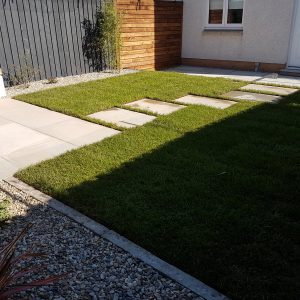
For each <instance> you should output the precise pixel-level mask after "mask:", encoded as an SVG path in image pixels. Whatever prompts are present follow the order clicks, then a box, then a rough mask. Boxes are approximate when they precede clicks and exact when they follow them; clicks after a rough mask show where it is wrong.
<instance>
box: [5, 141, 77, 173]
mask: <svg viewBox="0 0 300 300" xmlns="http://www.w3.org/2000/svg"><path fill="white" fill-rule="evenodd" d="M75 148H77V146H74V145H72V144H69V143H66V142H63V141H60V140H57V139H54V138H51V137H49V138H48V139H47V141H44V142H42V143H39V144H35V145H33V146H29V147H25V148H22V149H20V150H17V151H14V152H11V153H9V154H7V155H4V156H3V158H4V159H6V160H7V161H9V162H11V163H12V164H13V165H14V166H16V167H17V168H18V169H19V168H25V167H27V166H30V165H32V164H35V163H38V162H41V161H43V160H46V159H50V158H53V157H55V156H58V155H60V154H63V153H65V152H67V151H70V150H73V149H75Z"/></svg>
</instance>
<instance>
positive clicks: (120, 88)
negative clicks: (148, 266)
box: [17, 72, 300, 299]
mask: <svg viewBox="0 0 300 300" xmlns="http://www.w3.org/2000/svg"><path fill="white" fill-rule="evenodd" d="M240 86H241V83H237V82H232V81H228V80H224V79H211V78H201V77H192V76H186V75H181V74H168V73H159V72H156V73H155V72H144V73H139V74H134V75H128V76H124V77H119V78H112V79H107V80H104V81H99V82H93V83H85V84H81V85H78V86H76V87H66V88H60V89H56V90H52V91H45V92H43V93H37V94H32V95H26V96H19V97H18V98H19V99H23V100H25V101H28V102H31V103H35V104H38V105H41V106H45V107H48V108H51V109H54V110H58V111H63V112H67V113H69V114H72V115H78V116H81V117H82V116H84V115H86V114H88V113H93V112H96V111H98V110H101V109H104V108H108V107H111V106H113V105H121V104H123V103H124V102H129V101H132V100H136V99H139V98H143V97H151V98H158V99H164V100H168V101H170V100H172V99H175V98H177V97H180V96H183V95H185V94H187V93H193V94H202V95H210V96H218V95H221V94H222V93H224V92H226V91H229V90H232V89H237V88H238V87H240ZM78 99H79V100H78ZM299 104H300V93H298V94H295V95H293V96H290V97H288V98H286V99H285V100H284V101H283V102H282V103H281V104H278V105H272V104H257V103H253V102H240V103H238V104H236V105H234V106H232V107H230V108H228V109H226V110H217V109H213V108H208V107H204V106H189V107H188V108H185V109H183V110H180V111H177V112H175V113H173V114H171V115H168V116H161V117H159V118H157V119H156V120H155V121H154V122H152V123H148V124H146V125H145V126H142V127H139V128H134V129H130V130H126V131H124V132H123V133H122V134H121V135H117V136H114V137H112V138H109V139H106V140H104V141H102V142H100V143H97V144H94V145H90V146H86V147H83V148H81V149H78V150H75V151H72V152H69V153H66V154H65V155H62V156H60V157H58V158H56V159H53V160H50V161H46V162H43V163H41V164H39V165H36V166H33V167H30V168H28V169H26V170H23V171H21V172H19V173H18V174H17V177H19V178H20V179H22V180H23V181H25V182H27V183H29V184H31V185H33V186H35V187H36V188H38V189H40V190H42V191H44V192H46V193H48V194H51V195H52V196H54V197H55V198H57V199H59V200H61V201H63V202H64V203H66V204H68V205H70V206H72V207H74V208H76V209H77V210H79V211H81V212H83V213H85V214H86V215H88V216H90V217H92V218H94V219H95V220H97V221H99V222H101V223H103V224H105V225H107V226H109V227H110V228H112V229H114V230H116V231H118V232H119V233H121V234H123V235H125V236H127V237H128V238H129V239H131V240H132V241H134V242H136V243H138V244H139V245H141V246H143V247H145V248H146V249H148V250H150V251H152V252H153V253H155V254H157V255H158V256H159V257H161V258H163V259H166V260H167V261H169V262H170V263H172V264H175V265H176V266H178V267H180V268H181V269H183V270H185V271H187V272H189V273H191V274H192V275H194V276H196V277H197V278H199V279H200V280H202V281H204V282H205V283H207V284H209V285H211V286H212V287H214V288H216V289H218V290H219V291H221V292H223V293H225V294H226V295H228V296H229V297H232V298H234V299H297V297H298V296H299V282H300V280H299V250H300V249H299V233H300V232H299V217H300V213H299V199H300V189H299V182H300V172H299V168H300V167H299V166H300V151H299V148H300V105H299Z"/></svg>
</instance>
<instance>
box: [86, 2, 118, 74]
mask: <svg viewBox="0 0 300 300" xmlns="http://www.w3.org/2000/svg"><path fill="white" fill-rule="evenodd" d="M95 20H96V21H95V22H94V23H93V22H92V21H91V20H88V19H84V21H83V22H82V26H83V29H84V32H85V36H84V38H83V53H84V55H85V57H86V58H87V60H88V62H89V65H90V67H92V68H93V70H95V71H102V70H103V69H104V70H108V71H119V70H120V48H121V34H120V24H121V16H120V14H119V12H118V11H117V8H116V4H115V1H114V0H105V1H103V2H102V5H101V6H100V7H99V8H98V9H97V12H96V15H95Z"/></svg>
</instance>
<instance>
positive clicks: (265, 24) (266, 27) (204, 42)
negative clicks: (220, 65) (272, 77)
mask: <svg viewBox="0 0 300 300" xmlns="http://www.w3.org/2000/svg"><path fill="white" fill-rule="evenodd" d="M293 8H294V0H245V8H244V25H243V31H240V32H234V31H228V32H223V31H205V26H206V25H207V22H208V0H184V16H183V48H182V56H183V57H184V58H199V59H216V60H217V59H219V60H233V61H250V62H266V63H278V64H285V63H286V62H287V58H288V52H289V40H290V32H291V23H292V16H293Z"/></svg>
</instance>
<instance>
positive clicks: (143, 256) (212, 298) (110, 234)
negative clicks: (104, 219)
mask: <svg viewBox="0 0 300 300" xmlns="http://www.w3.org/2000/svg"><path fill="white" fill-rule="evenodd" d="M5 182H7V183H8V184H10V185H12V186H14V187H15V188H17V189H19V190H21V191H23V192H25V193H26V194H28V195H29V196H31V197H33V198H35V199H36V200H38V201H41V202H43V203H45V204H47V205H48V206H50V207H51V208H53V209H55V210H57V211H59V212H60V213H62V214H64V215H66V216H68V217H69V218H70V219H72V220H74V221H76V222H77V223H79V224H81V225H83V226H84V227H86V228H88V229H89V230H91V231H93V232H94V233H96V234H97V235H99V236H101V237H103V238H105V239H107V240H108V241H110V242H111V243H113V244H115V245H116V246H118V247H120V248H122V249H124V250H125V251H127V252H129V253H130V254H131V255H133V256H134V257H136V258H138V259H140V260H141V261H143V262H144V263H146V264H148V265H150V266H151V267H153V268H154V269H156V270H158V271H159V272H160V273H162V274H164V275H166V276H168V277H169V278H171V279H173V280H174V281H176V282H178V283H179V284H181V285H182V286H184V287H186V288H187V289H189V290H191V291H192V292H194V293H195V294H197V295H199V296H200V297H202V298H204V299H205V300H228V299H229V298H228V297H226V296H224V295H222V294H220V293H219V292H217V291H216V290H214V289H212V288H211V287H209V286H207V285H206V284H204V283H203V282H201V281H199V280H198V279H196V278H194V277H192V276H191V275H189V274H187V273H185V272H183V271H181V270H180V269H178V268H176V267H174V266H172V265H170V264H169V263H167V262H165V261H163V260H161V259H160V258H158V257H157V256H155V255H153V254H152V253H150V252H149V251H147V250H145V249H143V248H142V247H140V246H138V245H136V244H135V243H133V242H131V241H129V240H128V239H126V238H125V237H123V236H121V235H119V234H118V233H116V232H114V231H112V230H109V229H108V228H107V227H105V226H103V225H101V224H99V223H98V222H95V221H93V220H92V219H90V218H89V217H86V216H85V215H83V214H81V213H79V212H78V211H76V210H75V209H73V208H71V207H69V206H67V205H65V204H63V203H61V202H59V201H58V200H56V199H54V198H52V197H50V196H48V195H46V194H44V193H42V192H40V191H38V190H36V189H34V188H33V187H31V186H29V185H28V184H26V183H24V182H22V181H20V180H19V179H17V178H15V177H12V178H9V179H6V180H5Z"/></svg>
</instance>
